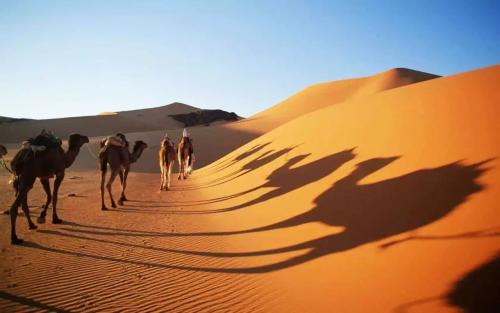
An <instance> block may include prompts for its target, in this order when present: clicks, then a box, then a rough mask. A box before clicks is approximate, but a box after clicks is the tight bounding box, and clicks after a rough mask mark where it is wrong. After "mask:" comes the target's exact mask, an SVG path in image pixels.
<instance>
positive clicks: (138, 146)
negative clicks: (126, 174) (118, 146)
mask: <svg viewBox="0 0 500 313" xmlns="http://www.w3.org/2000/svg"><path fill="white" fill-rule="evenodd" d="M147 147H148V144H147V143H145V142H144V141H142V140H137V141H136V142H135V143H134V150H133V152H132V154H131V155H130V162H132V163H134V162H137V160H138V159H139V158H140V156H141V154H142V151H143V150H144V149H146V148H147Z"/></svg>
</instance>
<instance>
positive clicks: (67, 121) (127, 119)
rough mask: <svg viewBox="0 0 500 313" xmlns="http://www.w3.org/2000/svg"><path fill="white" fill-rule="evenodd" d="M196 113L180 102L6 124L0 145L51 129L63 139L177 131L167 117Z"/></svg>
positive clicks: (0, 132) (1, 127)
mask: <svg viewBox="0 0 500 313" xmlns="http://www.w3.org/2000/svg"><path fill="white" fill-rule="evenodd" d="M195 110H198V109H197V108H195V107H192V106H189V105H186V104H182V103H172V104H169V105H165V106H162V107H158V108H151V109H142V110H133V111H123V112H116V114H105V115H96V116H82V117H69V118H58V119H46V120H30V121H22V122H16V123H6V124H0V142H2V143H18V142H21V141H23V140H26V139H27V138H30V137H33V136H35V135H36V134H38V133H40V131H41V130H42V129H46V130H52V131H54V133H56V134H57V135H58V136H59V137H61V138H63V139H64V138H67V137H68V135H69V134H71V133H81V134H85V135H87V136H107V135H110V134H115V133H117V132H124V133H127V132H139V131H152V130H158V129H168V128H179V127H182V124H181V123H179V122H177V121H175V120H174V119H172V118H171V117H169V116H168V115H170V114H180V113H189V112H192V111H195Z"/></svg>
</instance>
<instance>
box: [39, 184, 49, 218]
mask: <svg viewBox="0 0 500 313" xmlns="http://www.w3.org/2000/svg"><path fill="white" fill-rule="evenodd" d="M40 183H42V186H43V190H45V193H46V194H47V201H46V202H45V204H44V206H43V207H42V212H41V213H40V216H39V217H38V223H44V222H45V216H47V209H48V208H49V205H50V202H51V201H52V193H51V192H50V182H49V179H48V178H41V179H40Z"/></svg>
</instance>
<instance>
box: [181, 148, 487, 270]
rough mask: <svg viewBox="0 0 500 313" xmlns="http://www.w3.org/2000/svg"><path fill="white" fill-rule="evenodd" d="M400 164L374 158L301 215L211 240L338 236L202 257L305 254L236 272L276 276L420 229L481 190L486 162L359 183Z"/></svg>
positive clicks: (391, 159) (207, 253)
mask: <svg viewBox="0 0 500 313" xmlns="http://www.w3.org/2000/svg"><path fill="white" fill-rule="evenodd" d="M398 158H399V157H391V158H374V159H370V160H367V161H364V162H361V163H359V164H358V165H357V166H356V168H355V169H354V170H353V171H352V172H351V173H350V174H349V175H347V176H346V177H344V178H342V179H340V180H338V181H337V182H335V183H334V184H333V186H332V187H331V188H330V189H328V190H326V191H325V192H324V193H322V194H321V195H320V196H318V197H317V198H316V199H315V200H314V203H315V206H314V207H313V208H312V209H311V210H309V211H307V212H305V213H303V214H299V215H297V216H294V217H291V218H289V219H286V220H284V221H281V222H278V223H274V224H270V225H267V226H263V227H259V228H254V229H248V230H242V231H236V232H219V233H213V235H230V234H241V233H251V232H257V231H268V230H276V229H282V228H289V227H294V226H298V225H301V224H304V223H310V222H320V223H323V224H327V225H332V226H333V225H335V226H343V227H344V230H343V231H342V232H341V233H337V234H332V235H327V236H324V237H321V238H318V239H314V240H310V241H306V242H302V243H298V244H294V245H290V246H287V247H282V248H277V249H270V250H263V251H253V252H241V253H225V252H224V253H217V252H206V253H205V255H206V256H212V257H245V256H264V255H272V254H277V253H284V252H292V251H299V250H303V249H308V251H307V252H306V253H304V254H302V255H299V256H296V257H292V258H289V259H287V260H284V261H281V262H277V263H273V264H268V265H264V266H259V267H249V268H240V269H238V272H240V273H264V272H270V271H275V270H279V269H283V268H287V267H290V266H295V265H298V264H301V263H304V262H307V261H310V260H313V259H316V258H319V257H322V256H325V255H330V254H333V253H338V252H342V251H347V250H350V249H353V248H356V247H359V246H361V245H364V244H367V243H370V242H374V241H378V240H381V239H384V238H388V237H391V236H394V235H397V234H401V233H404V232H408V231H412V230H415V229H418V228H420V227H422V226H425V225H428V224H430V223H432V222H435V221H437V220H439V219H441V218H443V217H445V216H446V215H448V214H449V213H450V212H452V211H453V210H454V209H455V208H456V207H457V206H458V205H460V204H461V203H463V202H465V201H466V200H467V198H468V197H469V196H471V195H472V194H474V193H477V192H479V191H481V190H482V189H483V188H484V187H483V186H481V185H480V184H479V183H478V182H477V179H478V178H479V177H480V176H481V175H482V174H483V173H484V172H485V171H486V170H487V169H485V168H484V167H483V165H485V164H486V163H487V162H488V161H489V160H486V161H483V162H479V163H476V164H472V165H465V164H463V163H462V162H454V163H451V164H447V165H444V166H440V167H436V168H430V169H422V170H417V171H414V172H411V173H408V174H405V175H402V176H398V177H394V178H390V179H386V180H382V181H379V182H376V183H369V184H360V183H359V181H360V180H362V179H363V178H365V177H366V176H368V175H369V174H371V173H374V172H375V171H377V170H380V169H382V168H383V167H385V166H387V165H388V164H390V163H391V162H393V161H395V160H396V159H398ZM190 235H192V234H190ZM204 235H207V234H204ZM226 270H227V271H232V270H236V269H232V270H231V269H226Z"/></svg>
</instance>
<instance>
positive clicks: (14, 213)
mask: <svg viewBox="0 0 500 313" xmlns="http://www.w3.org/2000/svg"><path fill="white" fill-rule="evenodd" d="M23 194H24V191H23V192H21V193H18V194H17V197H16V200H14V203H12V206H11V207H10V243H11V244H12V245H18V244H21V243H23V240H22V239H20V238H18V237H17V235H16V219H17V208H18V207H19V205H20V204H21V200H22V197H23Z"/></svg>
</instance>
